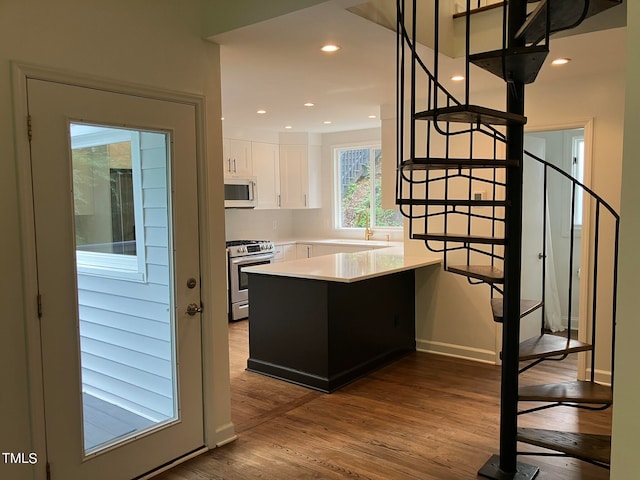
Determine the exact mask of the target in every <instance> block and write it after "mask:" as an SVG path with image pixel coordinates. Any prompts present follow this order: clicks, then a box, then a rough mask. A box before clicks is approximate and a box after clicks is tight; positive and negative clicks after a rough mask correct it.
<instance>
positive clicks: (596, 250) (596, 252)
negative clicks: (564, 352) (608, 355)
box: [591, 202, 600, 382]
mask: <svg viewBox="0 0 640 480" xmlns="http://www.w3.org/2000/svg"><path fill="white" fill-rule="evenodd" d="M595 224H596V225H595V235H594V239H593V295H592V297H593V299H592V306H591V345H592V346H593V350H592V351H591V381H592V382H593V381H594V380H595V378H596V325H597V319H598V263H599V262H598V260H599V256H600V202H596V214H595Z"/></svg>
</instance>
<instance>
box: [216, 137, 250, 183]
mask: <svg viewBox="0 0 640 480" xmlns="http://www.w3.org/2000/svg"><path fill="white" fill-rule="evenodd" d="M222 149H223V152H224V154H223V156H224V158H223V168H224V174H225V176H237V177H250V176H252V175H253V166H252V162H251V142H250V141H248V140H236V139H233V138H226V139H224V142H223V144H222Z"/></svg>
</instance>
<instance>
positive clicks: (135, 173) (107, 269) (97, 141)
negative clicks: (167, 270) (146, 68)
mask: <svg viewBox="0 0 640 480" xmlns="http://www.w3.org/2000/svg"><path fill="white" fill-rule="evenodd" d="M71 125H86V126H88V127H102V128H108V129H112V130H111V131H110V132H104V131H102V132H95V133H87V134H83V135H77V136H71V134H70V135H69V139H70V151H69V158H71V152H72V151H73V150H75V149H77V148H88V147H97V146H102V145H108V144H112V143H120V142H131V175H132V180H133V204H134V217H135V233H136V254H135V255H123V254H119V253H102V252H90V251H82V250H78V249H77V247H76V248H75V250H76V269H77V273H78V274H83V275H95V276H100V277H109V278H114V279H121V280H130V281H135V282H141V283H144V282H146V279H147V265H146V251H145V240H144V220H143V219H144V208H143V204H142V200H143V198H142V159H141V154H140V132H139V131H137V130H130V129H125V128H120V127H112V126H109V125H99V124H88V123H84V122H81V121H73V120H71V121H69V132H71ZM158 133H159V132H158ZM165 135H166V134H165ZM71 175H72V176H73V172H72V173H71ZM71 185H72V196H73V181H72V182H71ZM74 231H75V215H74ZM74 244H75V236H74Z"/></svg>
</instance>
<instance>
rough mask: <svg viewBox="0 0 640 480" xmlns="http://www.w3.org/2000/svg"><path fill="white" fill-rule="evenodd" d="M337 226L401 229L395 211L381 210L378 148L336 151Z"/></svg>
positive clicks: (400, 220)
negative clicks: (338, 209) (338, 208)
mask: <svg viewBox="0 0 640 480" xmlns="http://www.w3.org/2000/svg"><path fill="white" fill-rule="evenodd" d="M337 168H338V172H339V174H338V186H337V188H339V206H340V212H339V225H338V226H339V227H340V228H365V227H366V226H367V222H369V226H370V227H372V228H373V227H400V226H402V217H401V215H400V212H399V211H398V210H397V209H384V208H382V151H381V150H380V147H378V146H371V147H352V148H342V149H339V150H337Z"/></svg>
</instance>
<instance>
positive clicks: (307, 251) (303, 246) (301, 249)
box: [296, 243, 313, 258]
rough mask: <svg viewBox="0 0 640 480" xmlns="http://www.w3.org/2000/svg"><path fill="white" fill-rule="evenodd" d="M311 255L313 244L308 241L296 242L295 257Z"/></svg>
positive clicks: (308, 256)
mask: <svg viewBox="0 0 640 480" xmlns="http://www.w3.org/2000/svg"><path fill="white" fill-rule="evenodd" d="M311 257H313V245H311V244H310V243H296V258H311Z"/></svg>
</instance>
